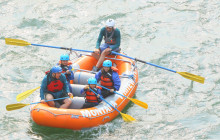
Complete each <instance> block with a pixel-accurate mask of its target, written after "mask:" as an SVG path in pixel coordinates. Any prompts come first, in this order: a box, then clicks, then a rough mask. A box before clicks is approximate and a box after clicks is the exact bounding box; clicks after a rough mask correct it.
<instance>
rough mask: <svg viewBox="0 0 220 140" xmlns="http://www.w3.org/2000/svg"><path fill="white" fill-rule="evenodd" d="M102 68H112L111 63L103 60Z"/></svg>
mask: <svg viewBox="0 0 220 140" xmlns="http://www.w3.org/2000/svg"><path fill="white" fill-rule="evenodd" d="M102 66H103V67H111V66H112V61H110V60H105V61H104V62H103V64H102Z"/></svg>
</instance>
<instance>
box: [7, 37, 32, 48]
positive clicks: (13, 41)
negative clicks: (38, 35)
mask: <svg viewBox="0 0 220 140" xmlns="http://www.w3.org/2000/svg"><path fill="white" fill-rule="evenodd" d="M5 44H7V45H16V46H28V45H31V43H29V42H26V41H24V40H19V39H12V38H5Z"/></svg>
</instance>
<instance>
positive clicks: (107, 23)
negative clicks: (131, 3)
mask: <svg viewBox="0 0 220 140" xmlns="http://www.w3.org/2000/svg"><path fill="white" fill-rule="evenodd" d="M106 26H107V27H114V26H115V21H114V19H108V20H107V21H106Z"/></svg>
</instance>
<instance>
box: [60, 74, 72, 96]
mask: <svg viewBox="0 0 220 140" xmlns="http://www.w3.org/2000/svg"><path fill="white" fill-rule="evenodd" d="M60 80H61V81H62V82H63V93H64V94H65V96H68V93H70V90H69V86H68V82H67V80H66V76H65V75H64V74H61V76H60Z"/></svg>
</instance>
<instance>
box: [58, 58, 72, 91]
mask: <svg viewBox="0 0 220 140" xmlns="http://www.w3.org/2000/svg"><path fill="white" fill-rule="evenodd" d="M57 65H58V66H60V67H61V68H62V73H63V74H64V75H65V76H66V79H67V82H68V86H69V90H70V92H71V93H73V91H72V87H71V85H70V84H73V80H74V74H73V71H72V66H71V65H72V62H71V61H70V58H69V55H68V54H62V55H60V62H59V63H58V64H57Z"/></svg>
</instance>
